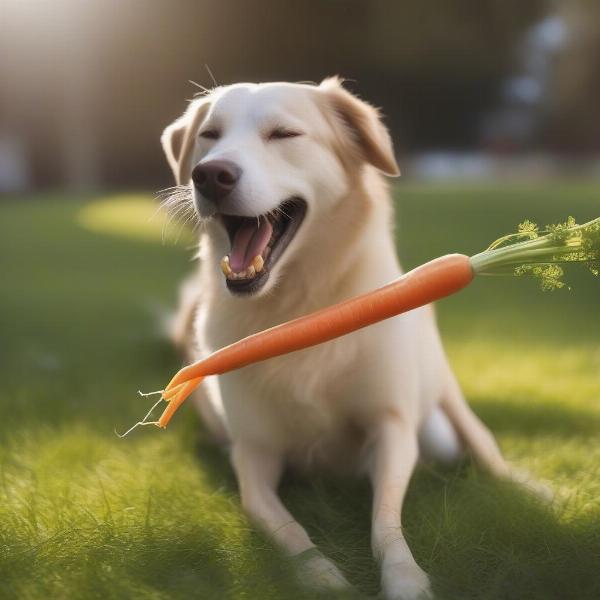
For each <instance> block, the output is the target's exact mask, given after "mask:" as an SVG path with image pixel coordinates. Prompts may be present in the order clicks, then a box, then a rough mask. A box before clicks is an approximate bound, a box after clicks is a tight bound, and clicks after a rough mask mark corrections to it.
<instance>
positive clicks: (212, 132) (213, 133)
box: [200, 129, 221, 140]
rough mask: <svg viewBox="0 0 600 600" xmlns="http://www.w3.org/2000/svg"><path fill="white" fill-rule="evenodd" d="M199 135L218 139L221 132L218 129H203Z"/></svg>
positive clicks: (209, 138)
mask: <svg viewBox="0 0 600 600" xmlns="http://www.w3.org/2000/svg"><path fill="white" fill-rule="evenodd" d="M200 137H202V138H205V139H207V140H218V139H219V138H220V137H221V132H220V131H219V130H218V129H205V130H204V131H201V132H200Z"/></svg>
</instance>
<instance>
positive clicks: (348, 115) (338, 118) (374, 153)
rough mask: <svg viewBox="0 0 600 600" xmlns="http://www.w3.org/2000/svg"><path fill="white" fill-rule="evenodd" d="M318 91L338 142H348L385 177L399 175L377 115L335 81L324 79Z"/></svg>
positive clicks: (389, 144) (390, 147)
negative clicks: (331, 121)
mask: <svg viewBox="0 0 600 600" xmlns="http://www.w3.org/2000/svg"><path fill="white" fill-rule="evenodd" d="M319 89H320V90H322V91H323V93H324V94H325V97H326V99H327V103H328V105H329V106H328V108H329V110H330V111H333V114H334V119H335V121H334V128H336V130H337V132H338V135H339V136H340V138H341V139H342V140H344V139H345V140H346V144H347V143H348V141H349V142H350V144H351V145H352V146H353V147H354V150H355V151H356V152H358V153H359V155H360V157H361V158H362V159H363V160H365V161H366V162H368V163H370V164H372V165H373V166H374V167H376V168H377V169H379V170H380V171H382V172H383V173H385V174H386V175H392V176H397V175H400V168H399V167H398V163H397V162H396V157H395V156H394V148H393V145H392V140H391V138H390V134H389V133H388V130H387V128H386V127H385V125H384V124H383V123H382V122H381V118H380V115H379V111H378V110H377V109H376V108H375V107H373V106H371V105H370V104H367V103H366V102H364V101H363V100H360V99H359V98H357V97H356V96H354V95H352V94H351V93H350V92H348V91H347V90H345V89H344V88H343V87H342V85H341V80H340V79H339V78H338V77H330V78H328V79H325V80H324V81H323V82H322V83H321V85H320V86H319Z"/></svg>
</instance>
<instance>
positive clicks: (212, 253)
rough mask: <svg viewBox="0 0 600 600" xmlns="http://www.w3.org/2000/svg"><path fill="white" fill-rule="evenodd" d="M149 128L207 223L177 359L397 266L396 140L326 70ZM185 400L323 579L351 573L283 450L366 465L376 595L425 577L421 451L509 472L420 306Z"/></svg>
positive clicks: (421, 584)
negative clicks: (288, 490) (288, 504)
mask: <svg viewBox="0 0 600 600" xmlns="http://www.w3.org/2000/svg"><path fill="white" fill-rule="evenodd" d="M162 145H163V148H164V151H165V154H166V156H167V159H168V162H169V164H170V166H171V168H172V170H173V173H174V175H175V179H176V182H177V184H178V187H177V188H176V190H177V192H176V194H175V198H176V199H178V201H181V199H182V198H183V202H184V203H186V202H187V203H188V208H192V209H193V210H194V211H195V213H196V214H197V216H198V219H199V221H200V223H201V225H202V227H201V233H200V242H199V258H200V261H199V272H197V273H195V274H194V275H193V277H192V278H191V279H189V280H188V281H186V282H185V284H184V286H183V291H182V300H181V306H180V309H179V313H178V314H177V316H176V318H175V320H174V323H173V338H174V339H175V341H176V342H177V343H178V345H179V346H180V347H182V348H183V349H184V351H185V353H186V356H187V358H188V360H196V359H198V358H200V357H205V356H207V355H208V354H210V353H211V352H213V351H215V350H217V349H219V348H221V347H223V346H226V345H228V344H230V343H232V342H235V341H237V340H239V339H241V338H243V337H245V336H248V335H250V334H253V333H255V332H257V331H260V330H263V329H267V328H269V327H272V326H274V325H276V324H279V323H282V322H284V321H288V320H290V319H293V318H296V317H299V316H301V315H305V314H307V313H310V312H312V311H314V310H317V309H320V308H322V307H325V306H328V305H331V304H334V303H336V302H340V301H342V300H345V299H348V298H350V297H353V296H356V295H358V294H362V293H365V292H368V291H370V290H373V289H375V288H377V287H380V286H382V285H385V284H387V283H389V282H391V281H393V280H394V279H397V278H398V277H400V275H401V274H402V269H401V267H400V264H399V262H398V258H397V255H396V250H395V242H394V235H393V230H392V222H393V207H392V201H391V198H390V193H389V191H388V186H387V183H386V180H385V176H392V177H393V176H397V175H399V168H398V165H397V162H396V158H395V155H394V150H393V145H392V141H391V139H390V135H389V133H388V131H387V129H386V127H385V126H384V124H383V123H382V120H381V118H380V115H379V113H378V111H377V110H376V109H375V108H374V107H373V106H371V105H369V104H368V103H366V102H364V101H363V100H361V99H359V98H358V97H357V96H355V95H353V94H352V93H350V92H349V91H347V90H346V89H345V88H344V86H343V82H342V81H341V80H340V79H339V78H337V77H333V78H328V79H325V80H324V81H323V82H322V83H320V84H318V85H317V84H304V83H302V84H294V83H261V84H246V83H244V84H235V85H230V86H224V87H218V88H216V89H214V90H211V91H209V92H208V93H206V94H205V95H204V96H202V97H200V98H196V99H195V100H193V101H192V102H191V103H190V105H189V107H188V109H187V110H186V111H185V113H184V114H183V116H181V117H180V118H179V119H177V120H176V121H175V122H174V123H173V124H171V125H169V126H168V127H167V128H166V130H165V131H164V133H163V135H162ZM195 403H196V405H197V406H198V409H199V411H200V413H201V415H202V417H203V419H204V421H205V423H206V425H207V427H208V429H209V431H210V432H211V433H212V435H213V437H214V438H215V439H216V440H218V441H220V442H221V443H223V444H227V445H228V447H229V449H230V456H231V462H232V465H233V468H234V471H235V473H236V476H237V480H238V483H239V490H240V495H241V503H242V506H243V508H244V510H245V511H246V513H247V514H248V515H249V517H250V518H251V519H252V520H253V521H254V522H255V523H256V524H257V525H258V526H259V527H260V528H261V529H263V530H264V531H265V532H266V533H267V534H268V535H269V536H271V538H272V539H273V540H274V541H275V542H276V543H277V544H278V545H279V546H280V547H281V548H283V550H284V551H285V552H287V553H288V554H289V555H291V556H295V557H298V564H299V565H301V568H302V569H303V571H304V574H305V579H309V580H310V581H312V582H314V583H316V584H317V585H321V586H329V587H331V588H338V587H345V586H347V585H348V583H347V581H346V579H345V578H344V576H343V575H342V573H341V572H340V571H339V570H338V568H337V567H336V566H335V565H334V564H333V563H332V562H331V561H330V560H328V559H327V558H326V557H325V556H323V555H322V554H321V553H320V552H319V551H318V550H317V549H316V548H315V546H314V544H313V542H312V541H311V539H310V538H309V536H308V535H307V533H306V531H305V530H304V529H303V528H302V526H301V525H300V524H299V523H298V522H297V521H296V520H295V519H294V517H293V516H292V515H291V514H290V513H289V512H288V510H287V509H286V508H285V507H284V505H283V504H282V502H281V500H280V499H279V497H278V495H277V487H278V483H279V480H280V477H281V475H282V472H283V471H284V469H285V468H286V467H292V468H296V469H300V470H302V471H304V472H306V473H309V472H311V471H312V470H313V469H333V470H334V471H335V472H338V473H341V472H350V473H354V474H365V475H367V476H368V477H369V478H370V480H371V482H372V486H373V491H374V497H373V512H372V535H371V541H372V547H373V553H374V555H375V557H376V558H377V559H378V561H379V563H380V565H381V580H382V589H383V593H384V595H385V597H386V598H388V599H399V598H403V599H414V598H418V597H423V596H428V595H430V593H431V592H430V583H429V579H428V576H427V575H426V574H425V572H424V571H423V570H422V569H421V568H420V567H419V566H418V565H417V563H416V562H415V559H414V558H413V555H412V553H411V551H410V548H409V547H408V545H407V543H406V540H405V538H404V535H403V532H402V522H401V508H402V502H403V499H404V496H405V492H406V489H407V487H408V484H409V481H410V478H411V474H412V472H413V469H414V468H415V465H416V463H417V461H418V460H419V458H420V457H427V458H428V459H430V460H431V459H433V460H439V461H443V462H444V463H452V462H454V461H457V460H459V459H460V457H461V456H462V455H463V453H464V452H465V451H468V452H469V453H470V454H471V455H472V456H473V457H474V459H475V461H476V462H477V463H478V464H479V465H480V466H481V467H482V468H483V469H485V470H486V471H487V472H489V473H491V474H493V475H495V476H497V477H501V478H507V479H516V478H517V477H516V476H515V473H514V472H513V471H512V470H511V469H510V468H509V466H508V465H507V463H506V462H505V460H504V458H503V457H502V455H501V453H500V451H499V449H498V446H497V444H496V442H495V440H494V437H493V436H492V434H491V433H490V431H489V430H488V429H487V428H486V427H485V425H484V424H483V423H482V422H481V421H480V420H479V418H478V417H477V416H476V415H475V414H474V413H473V412H472V410H471V409H470V408H469V406H468V404H467V403H466V401H465V399H464V397H463V394H462V393H461V389H460V387H459V384H458V383H457V380H456V378H455V376H454V374H453V372H452V369H451V367H450V366H449V364H448V360H447V358H446V355H445V353H444V350H443V347H442V343H441V340H440V335H439V333H438V329H437V325H436V322H435V316H434V312H433V310H432V308H431V307H429V306H428V307H423V308H421V309H417V310H413V311H411V312H409V313H407V314H404V315H401V316H398V317H394V318H393V319H390V320H388V321H386V322H383V323H380V324H377V325H373V326H371V327H369V328H366V329H362V330H360V331H357V332H354V333H352V334H350V335H347V336H344V337H342V338H339V339H336V340H333V341H329V342H327V343H324V344H322V345H320V346H315V347H312V348H309V349H306V350H302V351H299V352H295V353H293V354H291V355H287V356H282V357H278V358H274V359H271V360H268V361H265V362H262V363H258V364H255V365H251V366H247V367H244V368H242V369H240V370H238V371H234V372H231V373H227V374H225V375H220V376H218V377H210V378H208V379H207V380H206V381H205V383H204V384H203V387H202V388H201V389H200V390H199V391H198V392H197V394H196V396H195ZM518 478H522V477H520V476H519V477H518Z"/></svg>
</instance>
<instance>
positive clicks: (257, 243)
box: [229, 217, 273, 273]
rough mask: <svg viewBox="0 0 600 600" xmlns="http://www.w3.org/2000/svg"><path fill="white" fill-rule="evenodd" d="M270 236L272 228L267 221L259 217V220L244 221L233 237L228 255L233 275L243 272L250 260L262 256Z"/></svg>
mask: <svg viewBox="0 0 600 600" xmlns="http://www.w3.org/2000/svg"><path fill="white" fill-rule="evenodd" d="M272 234H273V226H272V225H271V222H270V221H269V219H266V218H265V217H260V219H259V220H256V219H247V220H245V221H244V222H243V223H242V225H240V227H239V229H238V230H237V231H236V232H235V235H234V236H233V244H232V245H231V253H230V254H229V266H230V267H231V269H232V271H234V272H235V273H239V272H240V271H245V270H246V269H247V268H248V266H249V265H250V263H251V262H252V259H253V258H254V257H255V256H257V255H258V254H262V252H263V250H264V249H265V248H266V246H267V244H268V243H269V240H270V239H271V235H272Z"/></svg>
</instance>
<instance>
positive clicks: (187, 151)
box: [160, 99, 210, 185]
mask: <svg viewBox="0 0 600 600" xmlns="http://www.w3.org/2000/svg"><path fill="white" fill-rule="evenodd" d="M209 106H210V104H209V102H208V101H207V100H206V99H202V100H199V101H196V102H193V103H192V104H190V106H189V108H188V109H187V110H186V111H185V113H184V114H183V115H182V116H181V117H179V119H177V120H176V121H174V122H173V123H171V125H169V126H168V127H167V128H166V129H165V130H164V131H163V134H162V136H161V138H160V141H161V143H162V147H163V150H164V151H165V154H166V155H167V161H168V162H169V166H170V167H171V169H172V171H173V174H174V175H175V181H176V182H177V184H178V185H185V184H186V183H188V182H189V180H190V177H191V176H192V154H193V152H194V144H195V141H196V135H197V134H198V129H200V125H202V121H204V119H205V118H206V113H207V112H208V108H209Z"/></svg>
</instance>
